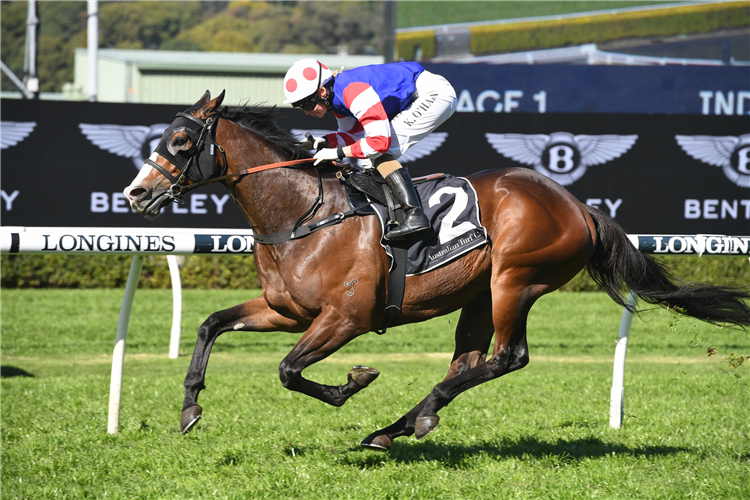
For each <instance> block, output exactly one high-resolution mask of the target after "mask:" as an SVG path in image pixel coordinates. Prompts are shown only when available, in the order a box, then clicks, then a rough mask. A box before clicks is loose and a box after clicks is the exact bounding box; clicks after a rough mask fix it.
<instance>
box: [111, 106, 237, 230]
mask: <svg viewBox="0 0 750 500" xmlns="http://www.w3.org/2000/svg"><path fill="white" fill-rule="evenodd" d="M223 99H224V92H222V93H221V94H220V95H219V96H218V97H216V98H215V99H213V100H212V99H211V94H210V93H209V91H206V93H205V94H203V97H201V99H200V100H199V101H198V102H196V103H195V105H194V106H193V107H191V108H190V109H188V110H187V111H185V112H184V113H178V114H177V118H175V120H174V121H173V122H172V124H171V125H170V126H169V127H167V129H166V130H165V131H164V135H163V136H162V138H161V141H160V142H159V145H158V146H157V147H156V149H155V150H154V152H153V153H152V154H151V156H150V157H149V158H148V159H147V160H146V163H145V164H144V165H143V167H141V170H140V172H139V173H138V176H137V177H136V178H135V179H133V182H131V183H130V185H129V186H128V187H126V188H125V189H124V190H123V193H124V194H125V197H126V198H127V199H128V200H129V201H130V206H131V207H132V208H133V210H135V211H136V212H138V213H141V214H143V215H146V216H149V217H156V216H158V215H159V210H160V209H161V208H162V207H164V206H165V205H167V204H168V203H169V202H170V201H175V202H181V201H182V199H181V191H182V188H183V187H184V186H187V185H190V184H192V183H196V182H200V181H203V180H206V179H210V178H211V177H215V176H217V175H221V170H222V169H226V166H227V165H226V158H224V157H223V148H222V147H221V146H219V145H218V144H216V142H215V138H216V123H217V122H218V117H219V113H220V109H219V107H220V106H221V102H222V100H223ZM219 152H221V153H222V154H218V153H219ZM219 158H220V159H219Z"/></svg>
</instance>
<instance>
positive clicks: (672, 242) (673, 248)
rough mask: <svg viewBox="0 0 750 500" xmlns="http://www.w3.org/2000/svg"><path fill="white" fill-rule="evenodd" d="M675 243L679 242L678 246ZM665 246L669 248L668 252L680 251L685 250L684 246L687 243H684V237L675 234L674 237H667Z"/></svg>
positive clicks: (685, 246)
mask: <svg viewBox="0 0 750 500" xmlns="http://www.w3.org/2000/svg"><path fill="white" fill-rule="evenodd" d="M675 243H679V244H680V247H679V248H678V247H677V245H675ZM667 248H668V249H669V253H682V252H684V251H685V248H687V244H686V243H685V238H683V237H681V236H675V237H674V238H670V239H669V244H668V245H667Z"/></svg>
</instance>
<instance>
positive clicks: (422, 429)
mask: <svg viewBox="0 0 750 500" xmlns="http://www.w3.org/2000/svg"><path fill="white" fill-rule="evenodd" d="M438 423H440V417H438V416H437V415H430V416H427V417H417V421H416V423H415V424H414V435H415V436H416V438H417V439H422V438H423V437H426V436H429V435H430V434H431V433H432V431H434V430H435V429H436V428H437V426H438Z"/></svg>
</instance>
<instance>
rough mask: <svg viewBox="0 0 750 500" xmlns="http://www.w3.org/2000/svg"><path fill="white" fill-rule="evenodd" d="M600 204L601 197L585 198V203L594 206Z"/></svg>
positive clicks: (597, 206) (596, 206)
mask: <svg viewBox="0 0 750 500" xmlns="http://www.w3.org/2000/svg"><path fill="white" fill-rule="evenodd" d="M601 204H602V199H601V198H589V199H587V200H586V205H588V206H590V207H594V208H599V205H601Z"/></svg>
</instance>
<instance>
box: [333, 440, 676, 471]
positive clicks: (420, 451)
mask: <svg viewBox="0 0 750 500" xmlns="http://www.w3.org/2000/svg"><path fill="white" fill-rule="evenodd" d="M400 439H402V440H404V439H405V438H400ZM360 450H362V451H364V449H360V448H351V451H352V452H355V451H360ZM685 451H689V450H688V448H678V447H674V446H642V447H637V448H630V447H627V446H622V445H618V444H611V443H605V442H604V441H602V440H600V439H576V440H573V441H567V440H559V441H556V442H547V441H542V440H539V439H536V438H533V437H523V438H519V439H517V440H511V439H504V440H502V441H499V442H497V443H492V442H484V443H477V444H475V445H472V446H468V445H453V444H441V443H430V442H425V443H416V442H409V441H406V440H404V441H402V442H399V441H396V442H395V443H394V444H393V448H392V449H391V450H390V452H388V453H383V454H367V455H365V454H355V453H352V454H351V455H350V456H349V457H348V458H347V460H348V461H350V462H351V464H352V465H357V466H358V467H378V466H379V465H382V464H383V463H384V458H386V457H387V459H386V460H385V462H389V461H393V460H395V461H396V462H401V463H411V462H424V461H429V460H432V461H438V462H445V463H447V464H450V465H460V464H461V462H463V461H464V460H465V459H467V458H471V457H473V456H476V455H487V456H489V457H492V458H496V459H499V460H504V459H510V458H535V459H543V458H551V459H554V460H557V461H561V462H568V463H570V462H577V461H580V460H583V459H587V458H602V457H606V456H612V455H628V456H631V457H652V456H664V455H672V454H675V453H680V452H685Z"/></svg>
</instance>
